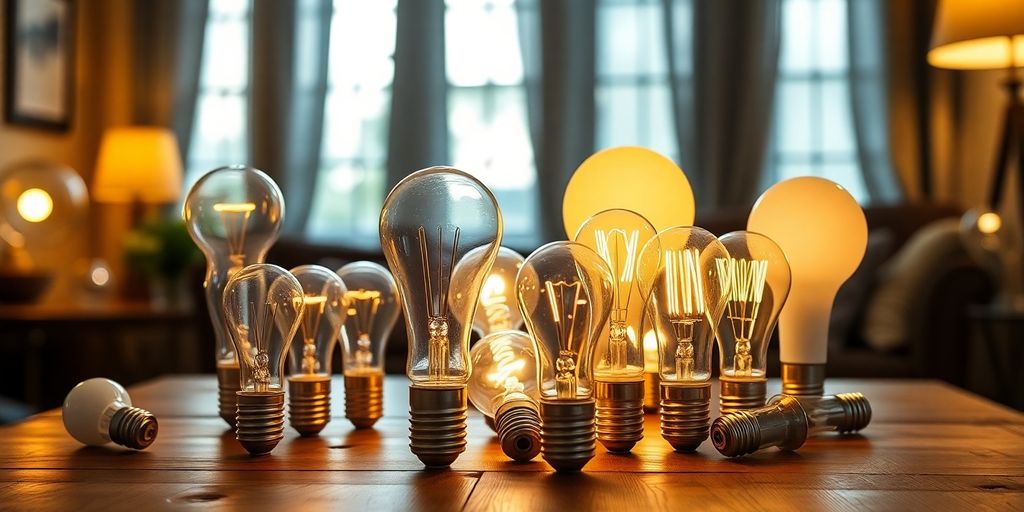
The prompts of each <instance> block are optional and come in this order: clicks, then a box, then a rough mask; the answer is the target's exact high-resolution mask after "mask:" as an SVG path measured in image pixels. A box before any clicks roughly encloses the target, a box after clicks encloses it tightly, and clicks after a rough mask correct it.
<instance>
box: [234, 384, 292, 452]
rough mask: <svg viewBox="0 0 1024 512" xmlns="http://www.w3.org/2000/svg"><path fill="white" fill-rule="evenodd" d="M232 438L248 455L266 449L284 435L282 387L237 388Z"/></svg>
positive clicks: (271, 446)
mask: <svg viewBox="0 0 1024 512" xmlns="http://www.w3.org/2000/svg"><path fill="white" fill-rule="evenodd" d="M237 396H238V419H237V420H236V423H237V425H238V426H237V427H236V432H237V435H236V438H237V439H238V442H239V443H242V447H243V448H245V449H246V450H247V451H248V452H249V453H250V454H252V455H264V454H267V453H270V451H271V450H273V449H274V447H275V446H277V443H279V442H281V439H283V438H284V391H239V392H238V394H237Z"/></svg>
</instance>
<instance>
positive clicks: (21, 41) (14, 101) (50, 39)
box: [4, 0, 75, 131]
mask: <svg viewBox="0 0 1024 512" xmlns="http://www.w3.org/2000/svg"><path fill="white" fill-rule="evenodd" d="M74 7H75V6H74V2H73V0H7V13H6V18H5V22H4V34H5V39H6V40H5V55H4V76H5V81H6V83H5V84H4V118H5V119H6V121H7V122H8V123H14V124H24V125H30V126H36V127H40V128H49V129H53V130H60V131H64V130H67V129H68V126H69V125H70V124H71V113H72V110H73V103H72V102H73V100H74V88H75V81H74V79H75V62H74V45H75V35H74V25H75V22H74V21H75V20H74Z"/></svg>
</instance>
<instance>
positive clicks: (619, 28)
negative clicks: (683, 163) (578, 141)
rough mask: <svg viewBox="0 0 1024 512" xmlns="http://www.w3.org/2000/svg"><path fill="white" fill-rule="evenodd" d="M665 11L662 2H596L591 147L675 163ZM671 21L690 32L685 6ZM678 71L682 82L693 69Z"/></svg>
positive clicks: (676, 151) (688, 13) (678, 8)
mask: <svg viewBox="0 0 1024 512" xmlns="http://www.w3.org/2000/svg"><path fill="white" fill-rule="evenodd" d="M663 12H664V7H663V2H662V1H661V0H600V2H599V3H598V10H597V49H596V51H597V62H596V64H597V70H596V75H597V76H596V80H597V84H596V90H595V91H594V94H595V98H596V103H597V116H596V117H597V127H596V133H595V144H596V146H597V147H598V148H606V147H609V146H623V145H637V146H644V147H647V148H651V149H653V150H655V151H658V152H660V153H662V154H664V155H666V156H668V157H669V158H672V159H673V160H674V161H677V162H678V161H679V147H678V142H677V140H676V135H675V134H676V129H675V124H674V121H673V114H672V112H673V109H672V96H671V94H672V93H671V90H670V89H669V87H670V86H669V67H668V56H667V55H666V52H665V41H666V39H665V26H664V18H663ZM673 16H675V18H674V20H673V22H674V23H675V24H676V26H677V27H689V26H690V22H689V19H688V18H689V17H690V10H689V4H688V3H680V5H677V6H674V7H673ZM684 18H685V19H684ZM687 30H688V28H687ZM679 50H680V51H681V52H684V53H685V55H689V54H690V51H689V49H688V48H680V49H679ZM687 60H688V59H687ZM677 72H679V73H682V76H681V78H683V79H684V80H685V78H686V76H687V75H689V73H690V72H691V70H689V69H682V70H677ZM681 89H683V90H686V89H689V86H688V85H686V84H683V85H682V87H681Z"/></svg>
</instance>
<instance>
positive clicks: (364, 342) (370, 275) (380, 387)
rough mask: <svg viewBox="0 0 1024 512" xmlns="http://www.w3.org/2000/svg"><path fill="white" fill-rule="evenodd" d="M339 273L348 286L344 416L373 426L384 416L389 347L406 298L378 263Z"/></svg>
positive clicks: (362, 425)
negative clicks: (387, 348) (399, 292)
mask: <svg viewBox="0 0 1024 512" xmlns="http://www.w3.org/2000/svg"><path fill="white" fill-rule="evenodd" d="M338 275H339V276H341V279H342V281H345V285H346V286H347V287H348V291H347V292H345V308H346V309H347V313H348V315H347V317H346V319H345V324H344V325H343V326H342V329H341V348H342V349H343V350H344V352H343V354H344V356H345V357H344V358H342V362H343V364H344V374H345V416H346V417H347V418H348V419H349V421H351V422H352V424H353V425H355V426H356V428H369V427H372V426H373V424H374V423H376V422H377V420H378V419H380V417H381V416H383V415H384V349H385V347H387V343H388V338H390V337H391V329H392V328H394V326H395V322H396V321H398V314H399V313H401V311H402V303H401V301H400V299H399V297H398V285H396V284H395V279H394V278H393V277H391V272H388V269H386V268H384V267H382V266H380V265H378V264H376V263H373V262H370V261H356V262H352V263H349V264H348V265H345V266H344V267H341V268H340V269H338Z"/></svg>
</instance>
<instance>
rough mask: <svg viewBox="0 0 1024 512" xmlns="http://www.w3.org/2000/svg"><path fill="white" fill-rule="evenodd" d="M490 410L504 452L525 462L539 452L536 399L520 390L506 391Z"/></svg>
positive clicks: (538, 421)
mask: <svg viewBox="0 0 1024 512" xmlns="http://www.w3.org/2000/svg"><path fill="white" fill-rule="evenodd" d="M510 395H520V396H514V397H513V396H510V397H507V398H506V400H505V401H504V402H502V404H501V405H500V406H498V409H497V410H496V411H495V413H494V430H495V431H496V432H497V433H498V442H499V443H501V450H502V451H503V452H505V455H508V457H509V458H510V459H512V460H514V461H517V462H527V461H530V460H532V459H533V458H534V457H536V456H537V454H538V453H540V448H541V436H540V411H539V409H538V406H537V403H536V402H534V401H533V400H532V399H530V398H529V397H528V396H526V395H524V394H522V393H510Z"/></svg>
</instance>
